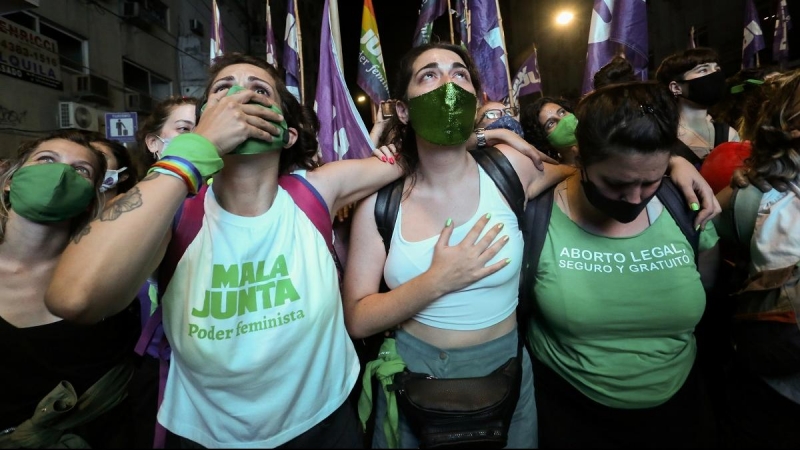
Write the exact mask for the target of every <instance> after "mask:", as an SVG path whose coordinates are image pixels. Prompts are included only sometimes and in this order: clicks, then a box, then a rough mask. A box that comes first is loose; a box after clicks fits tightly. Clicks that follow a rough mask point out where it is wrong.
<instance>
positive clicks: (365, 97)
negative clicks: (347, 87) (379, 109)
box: [356, 95, 367, 103]
mask: <svg viewBox="0 0 800 450" xmlns="http://www.w3.org/2000/svg"><path fill="white" fill-rule="evenodd" d="M356 101H357V102H358V103H364V102H365V101H367V96H366V95H359V96H358V97H356Z"/></svg>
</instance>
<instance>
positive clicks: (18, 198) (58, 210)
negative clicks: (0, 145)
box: [9, 163, 95, 223]
mask: <svg viewBox="0 0 800 450" xmlns="http://www.w3.org/2000/svg"><path fill="white" fill-rule="evenodd" d="M94 196H95V189H94V186H92V183H90V182H89V180H87V179H86V178H83V177H82V176H80V175H78V172H76V171H75V169H73V168H72V167H71V166H69V165H67V164H61V163H51V164H35V165H32V166H25V167H22V168H20V169H19V170H17V172H16V173H15V174H14V176H13V177H12V178H11V192H10V195H9V200H10V201H11V209H13V210H14V211H15V212H16V213H17V214H19V215H20V216H22V217H24V218H26V219H28V220H30V221H32V222H39V223H48V222H60V221H62V220H67V219H71V218H73V217H75V216H77V215H78V214H80V213H82V212H84V211H85V210H86V207H87V206H89V203H90V202H91V201H92V199H93V198H94Z"/></svg>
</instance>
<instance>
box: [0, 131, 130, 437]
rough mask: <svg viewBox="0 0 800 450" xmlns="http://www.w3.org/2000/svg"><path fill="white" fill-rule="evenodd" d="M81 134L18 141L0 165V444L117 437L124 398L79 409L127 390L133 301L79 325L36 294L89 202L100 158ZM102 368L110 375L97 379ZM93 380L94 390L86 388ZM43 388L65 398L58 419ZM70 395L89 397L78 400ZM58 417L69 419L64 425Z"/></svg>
mask: <svg viewBox="0 0 800 450" xmlns="http://www.w3.org/2000/svg"><path fill="white" fill-rule="evenodd" d="M89 139H90V137H88V136H86V135H85V134H82V133H80V132H78V131H72V130H68V131H60V132H58V133H54V134H51V135H49V136H47V137H44V138H41V139H37V140H34V141H31V142H28V143H25V144H23V145H22V147H21V148H20V150H19V155H20V156H19V158H18V159H17V160H16V161H12V162H11V163H10V165H9V166H8V167H7V168H6V169H5V170H4V171H3V172H2V174H0V186H3V198H2V201H1V202H0V342H2V343H3V344H0V348H2V353H3V360H4V364H3V365H2V368H0V378H2V379H3V380H6V382H5V388H6V393H5V395H4V398H3V407H2V408H0V430H8V431H7V432H4V433H0V447H29V448H47V447H53V446H57V444H58V443H59V441H61V442H64V440H68V439H73V442H76V439H80V440H84V441H86V442H88V443H89V444H90V445H91V446H93V447H101V446H108V445H112V446H113V445H115V444H114V443H115V442H117V441H115V440H114V439H118V438H120V437H122V439H127V437H123V436H124V434H122V433H123V431H125V427H126V426H127V425H128V424H130V423H131V422H130V421H128V420H127V417H128V416H129V414H130V411H129V410H128V409H127V408H128V406H129V405H128V403H120V404H117V403H119V402H118V401H111V402H109V404H108V405H106V406H107V408H106V407H103V408H101V409H99V410H97V411H94V412H97V413H99V414H101V415H100V417H99V418H97V419H94V420H92V418H91V417H87V414H88V413H91V412H93V410H94V409H95V407H96V406H97V403H98V399H99V398H103V399H112V398H115V397H116V398H120V399H121V398H122V395H121V394H124V393H125V392H126V391H127V380H128V379H129V376H130V373H131V372H130V371H131V370H132V366H129V365H128V364H127V363H129V362H130V361H129V356H132V352H131V350H132V349H133V344H134V343H135V341H136V338H137V337H138V334H139V315H138V312H139V311H138V305H137V304H135V303H133V304H132V305H131V306H132V308H130V309H127V310H124V311H122V312H120V313H119V314H116V315H113V316H110V317H108V318H106V320H105V321H103V322H102V323H100V324H97V325H92V326H88V327H84V326H77V325H73V324H70V323H67V322H65V321H63V320H61V318H60V317H57V316H55V315H53V314H51V313H50V312H49V311H48V310H47V307H46V306H45V301H44V296H45V290H46V289H47V285H48V284H49V283H50V280H51V277H52V274H53V270H54V268H55V265H56V262H57V261H58V259H59V258H60V256H61V254H62V252H63V251H64V248H65V247H66V246H67V243H68V242H69V240H70V239H74V240H79V239H80V238H81V235H80V231H79V230H80V229H81V228H82V226H83V225H85V224H86V222H87V220H88V219H89V218H90V217H93V216H95V215H96V213H97V211H98V206H99V203H100V198H101V197H99V196H98V190H99V188H100V186H101V185H102V182H103V179H104V176H105V172H106V162H105V158H104V157H103V155H102V153H100V152H99V151H98V150H96V149H94V148H92V147H91V146H90V141H89ZM130 299H133V297H130ZM107 373H112V374H114V377H112V378H114V379H115V380H116V381H113V382H111V383H109V382H107V380H108V379H109V378H108V377H106V375H107ZM99 380H105V381H99ZM96 383H97V384H96ZM93 385H95V388H94V392H95V393H96V394H97V396H96V397H94V396H90V395H89V394H87V390H88V388H90V387H91V386H93ZM66 386H69V388H68V389H66ZM57 389H62V390H60V391H58V390H57ZM51 392H59V393H60V395H63V397H62V398H61V399H62V400H63V402H62V405H63V404H68V405H70V406H69V407H67V408H66V409H64V410H62V412H60V413H59V414H60V417H58V418H55V417H53V416H52V415H49V416H48V411H50V410H52V405H50V404H48V403H47V402H45V400H44V399H45V397H47V396H48V393H51ZM76 397H82V400H81V402H85V401H88V400H92V399H93V400H94V402H95V404H94V406H91V405H89V406H88V408H84V407H81V408H78V407H77V406H76ZM42 402H44V403H42ZM99 403H102V402H99ZM37 405H39V406H38V407H37ZM84 406H86V405H84ZM48 408H49V409H48ZM34 411H37V413H36V414H37V417H36V418H32V416H31V415H32V414H33V413H34ZM40 411H41V413H40ZM42 419H44V420H51V421H52V420H55V422H51V423H46V424H43V423H42V422H41V420H42ZM101 419H102V420H101ZM65 421H69V422H72V424H71V425H69V426H68V427H67V428H66V429H64V428H62V425H63V424H64V423H65ZM34 424H39V426H41V427H42V428H36V427H34V426H33V425H34ZM59 428H61V430H60V431H58V429H59ZM15 429H19V432H16V431H13V430H15ZM65 432H66V433H65ZM67 433H70V434H74V435H75V436H77V438H73V437H70V436H68V434H67ZM116 445H120V444H119V442H118V443H117V444H116Z"/></svg>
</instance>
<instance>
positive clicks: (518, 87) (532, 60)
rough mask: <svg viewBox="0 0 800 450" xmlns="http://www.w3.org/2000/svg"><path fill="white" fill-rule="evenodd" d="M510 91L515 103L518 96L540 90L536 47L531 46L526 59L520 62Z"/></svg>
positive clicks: (540, 82)
mask: <svg viewBox="0 0 800 450" xmlns="http://www.w3.org/2000/svg"><path fill="white" fill-rule="evenodd" d="M511 92H512V93H513V96H514V104H515V105H518V104H519V98H520V97H522V96H523V95H528V94H533V93H534V92H542V78H541V76H540V75H539V61H538V57H537V51H536V47H534V48H533V51H532V52H531V54H530V56H528V59H526V60H525V62H524V63H522V65H521V66H520V68H519V71H517V76H516V77H514V81H513V86H512V88H511Z"/></svg>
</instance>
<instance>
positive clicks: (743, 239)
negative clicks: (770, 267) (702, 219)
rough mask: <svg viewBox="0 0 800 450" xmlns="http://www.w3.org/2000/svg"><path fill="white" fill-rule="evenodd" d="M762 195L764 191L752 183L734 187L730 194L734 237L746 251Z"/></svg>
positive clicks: (751, 236)
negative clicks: (746, 185) (743, 186)
mask: <svg viewBox="0 0 800 450" xmlns="http://www.w3.org/2000/svg"><path fill="white" fill-rule="evenodd" d="M763 196H764V193H763V192H761V191H760V190H759V189H758V188H757V187H755V186H753V185H750V186H748V187H746V188H744V189H739V188H735V189H733V194H731V205H730V210H731V216H732V219H733V233H734V237H735V239H736V242H737V243H738V244H739V245H740V246H741V247H742V248H743V249H744V250H745V251H747V252H749V251H750V241H752V240H753V231H754V230H755V228H756V219H757V218H758V207H759V206H760V204H761V197H763Z"/></svg>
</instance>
